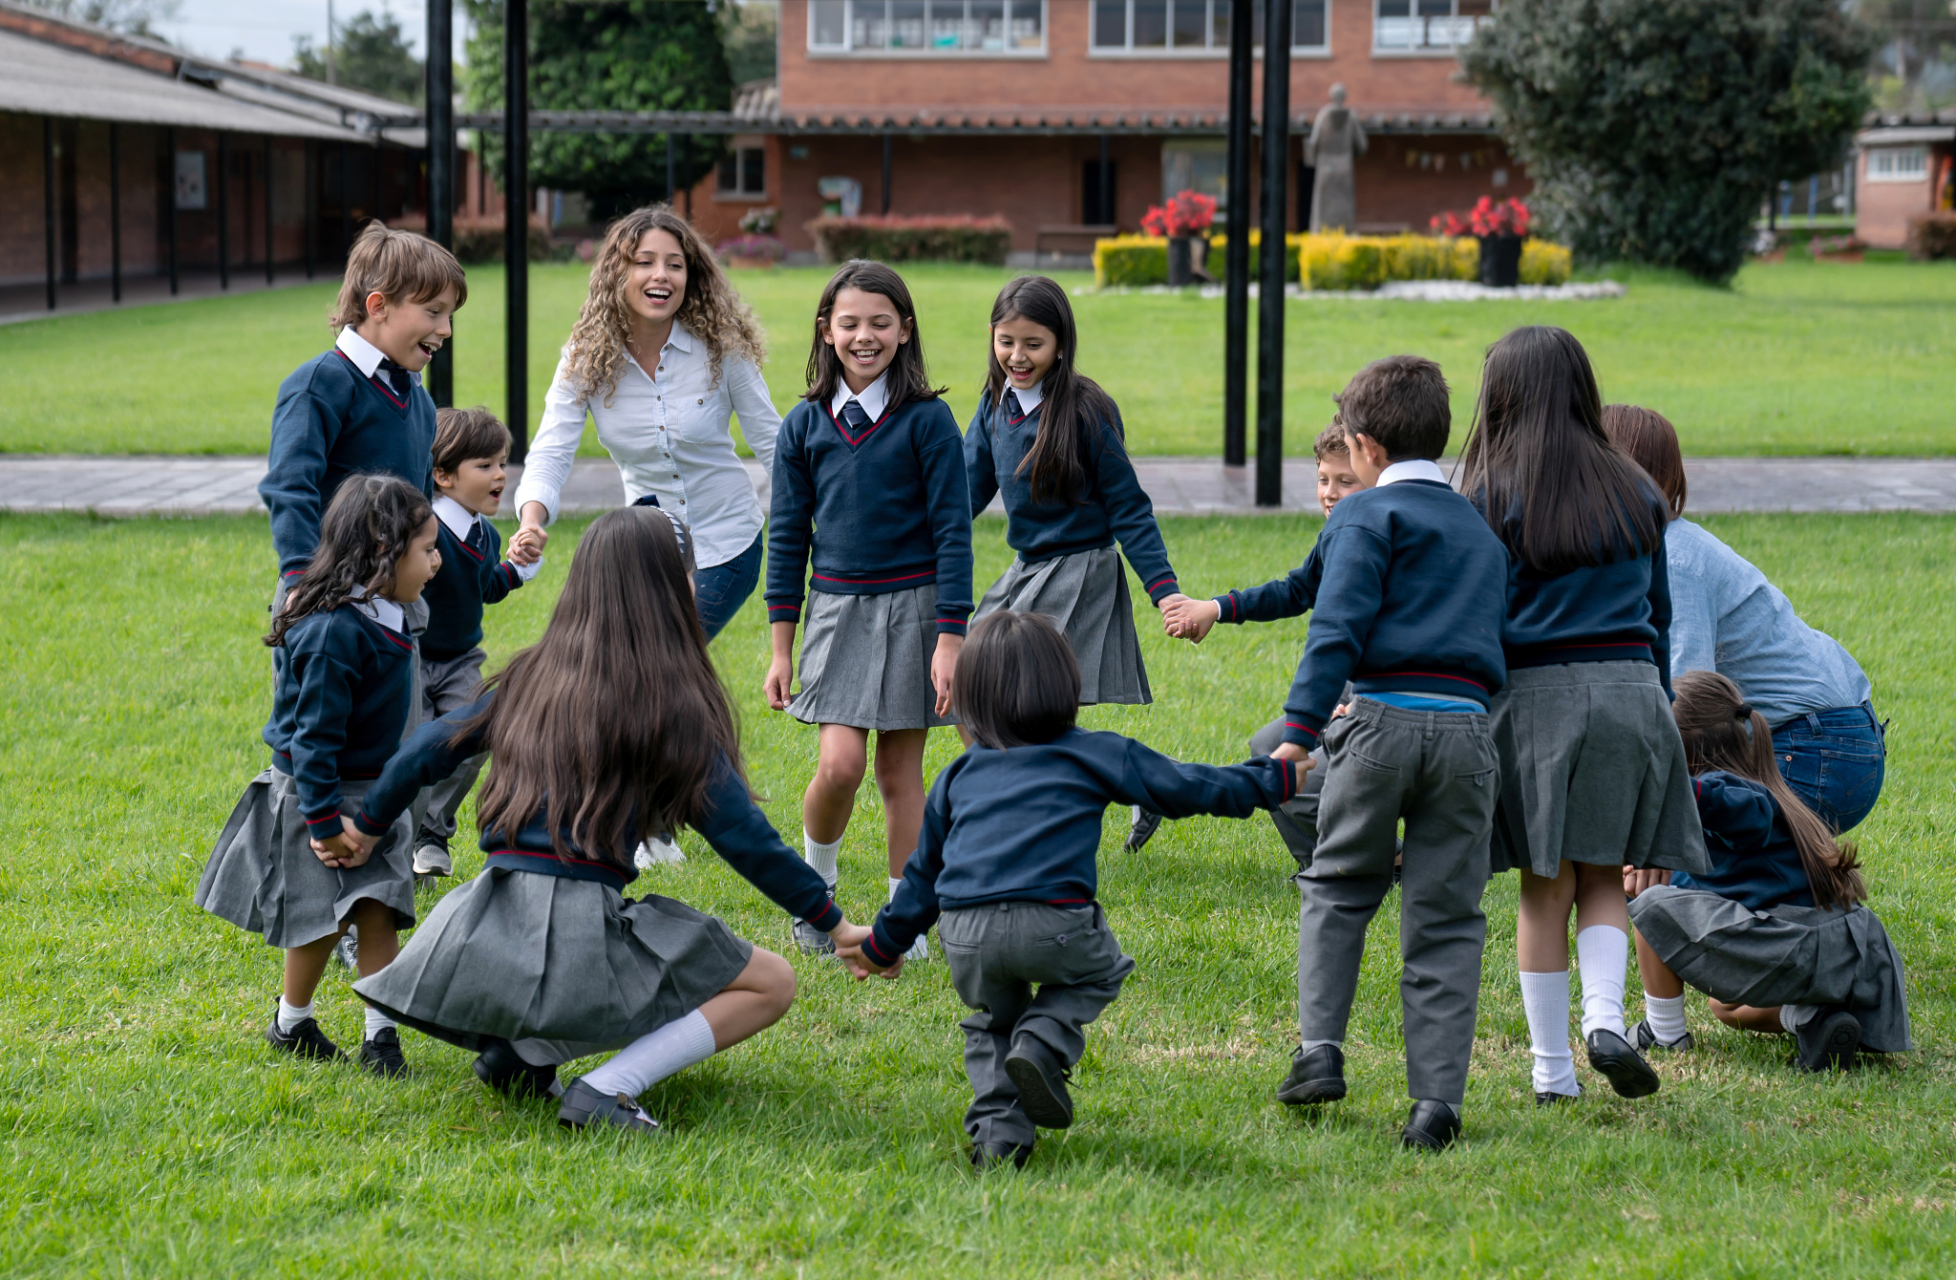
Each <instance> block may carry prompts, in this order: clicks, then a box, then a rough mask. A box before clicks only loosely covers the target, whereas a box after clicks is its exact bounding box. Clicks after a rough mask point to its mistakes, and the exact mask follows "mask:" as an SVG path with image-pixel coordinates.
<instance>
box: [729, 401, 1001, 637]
mask: <svg viewBox="0 0 1956 1280" xmlns="http://www.w3.org/2000/svg"><path fill="white" fill-rule="evenodd" d="M772 506H773V509H772V511H771V513H770V515H769V518H768V535H767V536H768V549H767V593H766V594H767V606H768V610H767V616H768V620H769V621H770V622H797V621H799V620H800V618H801V604H802V599H803V595H804V588H808V589H813V590H815V591H827V592H830V593H832V594H835V595H853V596H874V595H886V594H888V593H890V592H893V591H908V590H911V589H912V588H915V587H923V586H930V585H931V584H933V583H934V584H936V586H937V615H936V616H937V630H938V632H939V633H940V634H948V635H960V636H961V635H963V634H964V631H965V624H966V623H967V621H968V620H969V619H970V617H971V496H970V492H969V488H968V486H967V483H966V480H965V469H964V446H963V441H962V440H961V439H960V437H959V436H958V423H957V419H956V418H954V417H952V416H951V410H950V407H949V406H948V405H946V404H945V403H944V402H943V401H942V400H913V401H912V402H910V403H909V404H906V405H900V406H898V407H896V408H891V409H886V410H884V412H883V414H882V416H881V417H879V418H877V419H876V420H875V421H874V422H871V423H870V424H869V425H868V426H867V427H866V428H864V429H863V430H862V431H861V432H860V433H859V434H857V433H852V432H851V431H850V430H849V429H848V427H847V425H846V424H845V423H843V422H840V421H838V420H837V418H836V416H835V414H834V413H833V412H832V411H831V409H830V408H829V406H828V405H826V404H817V403H816V402H814V401H812V400H803V401H802V402H801V403H800V404H798V405H796V406H795V407H794V408H793V409H791V410H790V411H789V412H788V416H787V417H786V418H785V419H783V420H782V423H781V430H780V432H779V434H777V435H776V436H775V443H774V494H773V503H772ZM811 560H812V561H813V572H812V573H811V572H810V561H811Z"/></svg>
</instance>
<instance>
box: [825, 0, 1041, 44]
mask: <svg viewBox="0 0 1956 1280" xmlns="http://www.w3.org/2000/svg"><path fill="white" fill-rule="evenodd" d="M808 49H809V52H810V53H846V54H896V55H899V56H910V57H933V56H934V57H955V56H961V55H970V54H977V55H981V56H992V57H996V56H999V55H1001V54H1004V55H1017V56H1022V57H1039V56H1042V55H1044V54H1045V52H1046V2H1045V0H811V3H810V4H809V6H808Z"/></svg>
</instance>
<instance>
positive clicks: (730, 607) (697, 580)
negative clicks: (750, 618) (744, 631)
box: [693, 533, 764, 640]
mask: <svg viewBox="0 0 1956 1280" xmlns="http://www.w3.org/2000/svg"><path fill="white" fill-rule="evenodd" d="M763 536H764V535H762V534H758V533H757V534H755V535H754V545H753V546H751V547H749V548H747V550H745V551H743V552H741V553H740V554H739V555H737V556H735V557H734V558H733V559H731V560H729V561H727V562H726V563H725V564H716V565H714V566H713V567H712V568H711V569H697V570H695V571H694V572H693V595H694V597H695V599H696V600H697V601H698V603H699V610H700V626H702V627H704V628H705V629H706V638H707V639H708V640H711V639H712V638H713V637H715V636H717V635H719V634H720V632H721V631H722V630H723V629H724V628H725V627H726V625H727V624H728V623H729V622H732V621H733V616H734V615H735V614H736V613H739V612H740V606H741V605H743V604H746V603H747V597H748V596H751V595H753V594H754V586H755V584H756V583H758V582H760V580H761V539H762V537H763Z"/></svg>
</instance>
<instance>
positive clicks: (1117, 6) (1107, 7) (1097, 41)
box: [1093, 0, 1127, 49]
mask: <svg viewBox="0 0 1956 1280" xmlns="http://www.w3.org/2000/svg"><path fill="white" fill-rule="evenodd" d="M1093 47H1094V48H1096V49H1125V48H1126V47H1127V0H1094V5H1093Z"/></svg>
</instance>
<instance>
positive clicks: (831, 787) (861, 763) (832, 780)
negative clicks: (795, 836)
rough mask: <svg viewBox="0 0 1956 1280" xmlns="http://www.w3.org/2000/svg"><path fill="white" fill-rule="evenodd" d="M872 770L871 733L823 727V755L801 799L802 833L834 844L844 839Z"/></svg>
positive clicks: (844, 725)
mask: <svg viewBox="0 0 1956 1280" xmlns="http://www.w3.org/2000/svg"><path fill="white" fill-rule="evenodd" d="M868 767H869V730H867V729H857V728H855V727H853V726H851V725H846V724H825V725H823V726H822V739H821V756H820V759H819V760H818V762H817V763H816V765H815V776H814V777H813V778H811V779H809V782H808V790H807V792H806V793H805V794H803V796H802V798H801V825H802V830H803V831H805V832H807V833H808V838H809V839H810V840H814V841H818V842H820V843H822V844H834V843H835V842H836V841H838V840H840V839H842V833H843V832H844V831H846V830H848V827H849V814H850V812H851V811H852V810H853V809H854V808H855V806H856V791H857V789H858V788H859V787H861V786H862V784H863V773H864V771H865V770H866V769H867V768H868Z"/></svg>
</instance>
